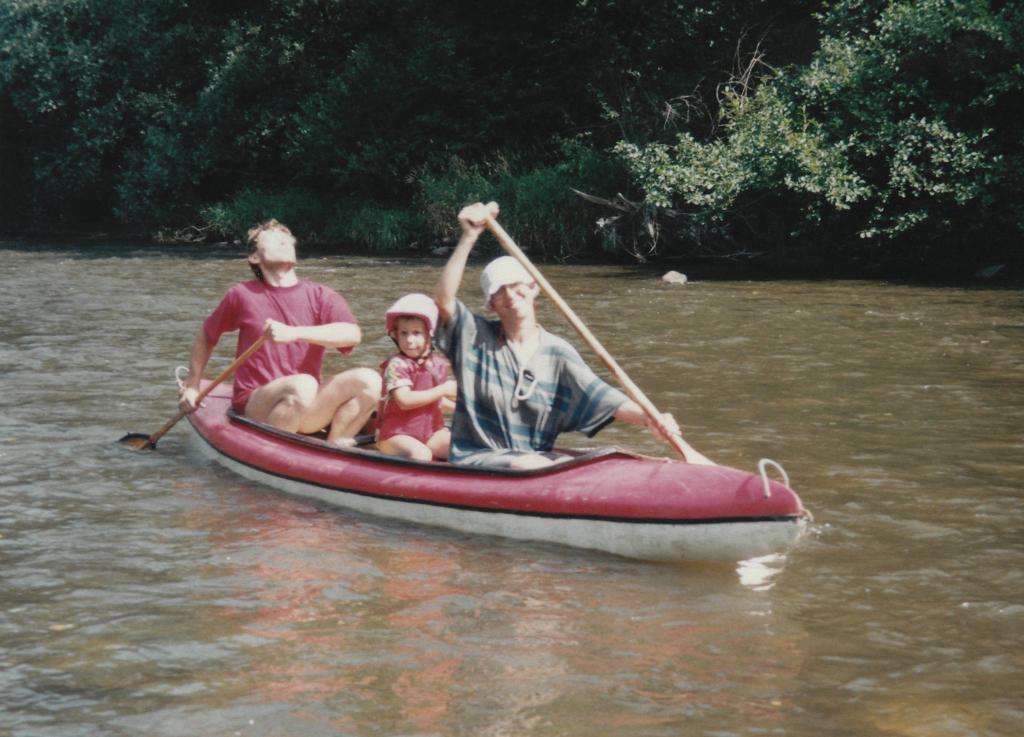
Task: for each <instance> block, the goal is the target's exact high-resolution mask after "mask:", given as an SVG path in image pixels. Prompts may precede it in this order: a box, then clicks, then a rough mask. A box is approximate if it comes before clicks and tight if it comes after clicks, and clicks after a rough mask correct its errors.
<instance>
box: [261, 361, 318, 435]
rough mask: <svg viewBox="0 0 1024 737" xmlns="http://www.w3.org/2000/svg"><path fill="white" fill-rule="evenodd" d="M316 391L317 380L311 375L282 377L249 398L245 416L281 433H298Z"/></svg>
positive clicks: (262, 387) (265, 385)
mask: <svg viewBox="0 0 1024 737" xmlns="http://www.w3.org/2000/svg"><path fill="white" fill-rule="evenodd" d="M317 388H318V385H317V383H316V379H314V378H313V377H312V376H310V375H309V374H295V375H293V376H282V377H280V378H277V379H274V380H273V381H271V382H270V383H269V384H264V385H263V386H261V387H260V388H259V389H257V390H256V391H254V392H253V393H252V394H251V395H249V401H248V402H247V403H246V405H245V414H246V416H247V417H251V418H252V419H254V420H256V421H257V422H266V423H267V424H268V425H273V426H274V427H276V428H278V429H280V430H286V431H287V432H298V431H299V427H300V425H301V423H302V418H303V416H304V415H306V413H307V412H308V411H309V407H310V406H311V405H312V404H313V402H314V400H315V399H316V396H317ZM325 424H326V423H325ZM321 427H323V425H321ZM318 429H319V428H318Z"/></svg>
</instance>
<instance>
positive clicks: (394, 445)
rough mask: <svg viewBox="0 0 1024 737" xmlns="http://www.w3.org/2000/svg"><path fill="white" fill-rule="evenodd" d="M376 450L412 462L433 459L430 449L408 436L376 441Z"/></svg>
mask: <svg viewBox="0 0 1024 737" xmlns="http://www.w3.org/2000/svg"><path fill="white" fill-rule="evenodd" d="M377 448H379V449H380V452H381V453H387V454H388V455H390V456H401V457H402V458H411V459H413V460H414V461H429V460H433V458H434V454H433V452H432V451H431V450H430V448H428V447H427V446H426V445H424V444H423V443H421V442H420V441H419V440H417V439H416V438H414V437H411V436H409V435H392V436H391V437H390V438H388V439H387V440H380V441H378V442H377Z"/></svg>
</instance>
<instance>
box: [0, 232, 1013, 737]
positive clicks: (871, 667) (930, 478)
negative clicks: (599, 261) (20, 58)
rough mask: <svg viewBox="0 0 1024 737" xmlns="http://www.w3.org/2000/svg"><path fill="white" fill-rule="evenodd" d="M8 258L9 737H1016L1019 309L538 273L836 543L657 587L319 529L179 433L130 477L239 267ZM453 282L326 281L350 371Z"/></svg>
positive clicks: (850, 290) (0, 668)
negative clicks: (763, 468) (202, 327)
mask: <svg viewBox="0 0 1024 737" xmlns="http://www.w3.org/2000/svg"><path fill="white" fill-rule="evenodd" d="M0 254H2V260H0V279H2V280H3V283H4V284H5V289H4V290H3V293H2V295H0V306H2V315H3V320H2V322H0V370H2V376H3V391H2V395H0V459H2V466H0V734H3V735H15V736H17V737H49V736H53V737H56V736H58V735H59V736H60V737H67V736H79V735H80V736H83V737H85V736H89V737H92V736H94V735H95V736H97V737H99V736H101V735H102V736H104V737H107V736H110V735H118V736H119V735H124V736H126V737H127V736H129V735H131V736H132V737H135V736H136V735H153V736H157V737H164V736H166V737H171V736H178V735H181V736H186V735H187V736H189V737H191V736H193V735H204V736H220V735H225V736H228V735H247V736H248V735H252V736H257V735H265V736H269V735H274V736H277V735H296V736H301V737H317V736H320V735H324V736H327V735H351V736H360V737H361V736H377V735H381V736H383V735H388V736H391V735H403V736H410V737H412V736H416V737H420V736H424V737H425V736H428V735H459V736H463V735H465V736H467V737H469V736H473V737H479V736H493V737H497V736H505V735H509V736H511V735H515V736H518V735H543V736H548V735H551V736H554V735H559V736H562V735H580V736H581V737H583V736H587V737H590V736H592V735H665V736H669V735H672V736H675V735H709V736H714V737H725V736H730V735H786V736H787V737H805V736H806V737H819V736H820V735H823V734H827V735H857V736H862V735H892V736H894V737H895V736H908V737H947V736H952V735H1016V734H1019V732H1020V728H1021V724H1022V723H1024V701H1022V700H1021V697H1020V684H1021V683H1024V648H1022V644H1024V643H1022V639H1024V637H1022V632H1024V537H1022V532H1024V525H1022V521H1024V504H1022V497H1024V490H1022V486H1024V295H1022V294H1021V293H1020V292H1016V291H1006V290H1002V291H999V290H991V291H985V290H966V289H953V288H934V287H908V286H898V285H891V284H884V283H874V282H748V281H706V282H702V281H700V279H699V274H691V275H690V276H691V282H690V283H688V284H686V285H682V286H678V285H677V286H670V285H667V284H663V283H662V282H661V281H660V280H658V279H657V277H656V275H651V274H645V273H638V272H636V271H634V270H630V269H623V268H616V267H589V266H577V267H564V266H562V267H550V268H547V269H545V273H546V274H547V275H548V278H549V279H550V281H551V282H552V283H553V284H554V285H555V287H556V288H558V289H559V291H560V292H561V294H562V296H563V297H564V298H565V299H566V301H567V302H569V304H571V305H572V306H573V307H574V308H575V309H576V310H577V312H578V313H579V315H580V317H581V318H582V319H583V320H584V321H585V322H586V323H587V324H588V326H590V328H591V329H592V330H593V332H594V333H595V334H596V335H597V336H598V337H599V338H600V339H601V340H602V342H603V343H604V344H605V346H606V347H607V348H608V350H609V351H610V352H611V353H612V354H613V355H615V356H616V357H618V359H619V361H620V362H621V363H622V365H623V367H624V368H625V369H626V371H627V372H628V373H629V374H630V376H631V377H632V378H633V379H634V381H635V382H636V383H637V384H638V385H639V386H641V387H642V388H643V389H644V390H645V391H646V392H647V393H648V395H649V396H650V398H651V399H652V400H653V401H654V403H655V404H657V405H658V406H659V407H661V408H663V409H665V410H669V411H672V412H673V413H674V414H675V415H676V417H677V419H678V420H679V421H680V424H681V426H682V427H683V429H684V434H685V436H686V438H687V439H688V440H689V441H690V443H691V444H693V445H694V446H695V447H696V448H698V449H699V450H701V451H702V452H704V453H705V454H707V455H709V456H710V457H711V458H713V459H714V460H716V461H718V462H720V463H724V464H727V465H731V466H737V467H740V468H749V469H753V467H754V466H755V464H756V463H757V460H758V459H759V458H762V457H771V458H773V459H775V460H777V461H778V462H780V463H781V464H782V465H783V466H784V467H785V468H786V470H787V471H788V473H789V476H790V479H791V482H792V485H793V487H794V488H795V489H796V490H797V491H798V492H799V493H800V494H801V496H802V498H803V500H804V503H805V504H806V506H807V507H808V508H809V509H810V510H811V511H812V512H813V513H814V515H815V522H814V524H813V525H812V527H811V528H810V530H809V533H808V534H807V535H806V536H805V538H804V539H803V540H802V541H801V542H800V543H799V544H798V545H797V547H796V548H795V549H793V550H792V551H790V552H789V553H788V554H787V555H785V556H774V557H769V558H764V559H758V560H752V561H744V562H741V563H738V564H735V565H731V564H730V565H686V564H684V565H667V564H651V563H643V562H637V561H630V560H624V559H619V558H615V557H612V556H607V555H603V554H597V553H589V552H583V551H578V550H572V549H563V548H560V547H556V546H546V545H538V544H530V543H520V542H512V541H504V540H499V539H493V538H487V537H474V536H468V535H458V534H454V533H451V532H446V531H442V530H433V529H426V528H418V527H414V526H411V525H404V524H399V523H395V522H391V521H388V520H386V519H377V518H372V517H367V516H360V515H357V514H354V513H351V512H346V511H344V510H336V509H329V508H324V507H322V506H318V505H317V504H314V503H311V502H309V501H307V500H303V499H296V498H292V497H288V496H286V495H284V494H282V493H279V492H276V491H274V490H271V489H268V488H264V487H261V486H259V485H257V484H253V483H250V482H247V481H245V480H243V479H240V478H239V477H236V476H234V475H233V474H231V473H230V472H228V471H226V470H224V469H222V468H220V467H218V466H216V465H213V464H211V463H209V462H207V461H204V460H202V459H201V458H200V457H199V455H198V453H197V450H196V449H195V447H194V445H193V444H192V443H191V442H190V440H189V436H190V431H189V430H188V429H187V425H186V424H185V423H181V424H180V425H179V426H178V427H176V428H175V429H173V430H172V431H171V432H170V433H169V434H168V435H167V436H166V437H165V438H164V439H163V440H162V441H161V442H160V446H159V448H158V449H157V450H156V451H154V452H149V453H143V452H137V451H131V450H128V449H127V448H126V447H125V446H122V445H119V444H118V443H117V442H116V441H117V439H118V438H119V437H120V436H121V435H122V434H124V433H125V432H129V431H133V432H144V433H147V434H148V433H152V432H154V431H156V429H157V428H159V427H160V426H161V425H162V424H163V423H164V421H165V420H166V419H168V418H169V417H171V416H172V415H173V414H174V411H175V404H174V401H175V390H174V386H173V378H172V371H173V368H174V367H175V366H176V365H178V364H183V363H185V362H186V360H187V354H188V348H189V345H190V343H191V340H192V337H193V336H194V334H195V331H196V330H197V328H198V325H199V322H200V320H201V319H202V318H203V317H204V316H205V314H206V313H207V312H208V311H209V310H210V309H212V307H213V306H214V304H215V303H216V301H217V299H218V298H219V297H220V295H221V294H222V293H223V291H224V290H225V289H226V288H227V287H228V285H230V284H231V283H232V282H233V281H235V280H237V279H241V278H244V277H245V276H246V275H247V269H246V267H245V265H244V263H243V262H242V260H241V259H240V257H239V256H238V254H237V253H236V252H234V251H233V250H231V249H226V248H222V249H217V248H207V249H199V248H174V247H167V246H165V247H154V246H145V245H134V244H124V245H121V246H118V247H111V246H82V247H76V246H67V245H62V246H50V247H47V246H40V245H32V246H27V245H20V244H12V243H6V244H0ZM440 265H441V262H440V261H432V262H428V263H424V262H412V261H403V260H385V259H368V258H349V257H338V256H326V257H320V256H316V257H309V258H305V259H303V261H302V262H301V264H300V273H301V274H302V275H303V276H305V277H307V278H313V279H318V280H321V281H324V282H326V283H328V284H330V285H332V286H334V287H335V288H337V289H339V290H340V291H342V292H343V293H344V294H345V295H346V296H347V297H348V299H349V301H350V303H351V304H352V307H353V309H354V311H355V313H356V315H357V316H358V317H359V318H360V321H361V323H362V325H363V328H364V334H365V342H364V344H363V346H361V347H360V348H359V349H358V350H357V352H356V353H355V355H354V356H353V357H352V358H351V359H345V360H342V359H340V358H339V357H331V358H330V359H329V361H328V364H327V368H328V370H331V369H340V368H342V367H345V366H350V365H357V364H362V365H376V363H377V362H378V361H379V360H381V359H383V358H384V357H385V356H386V355H388V354H389V352H390V351H391V346H390V342H389V341H388V339H387V338H386V337H385V336H384V335H383V319H382V317H383V312H384V310H385V308H386V307H387V306H388V304H390V302H391V301H393V300H394V299H395V298H396V297H398V296H399V295H400V294H401V293H403V292H405V291H412V290H415V289H419V290H424V291H428V292H429V291H431V290H432V289H433V285H434V282H435V280H436V278H437V273H438V269H439V267H440ZM478 270H479V266H474V267H473V268H472V269H471V273H470V275H469V277H468V279H467V283H466V287H465V288H464V290H463V292H462V296H463V298H464V299H465V300H466V301H467V303H469V304H470V305H472V306H474V307H478V306H479V297H478V294H479V292H478V290H477V289H476V282H475V279H476V274H477V273H478ZM542 318H543V322H544V323H545V325H546V326H547V327H549V329H551V330H553V331H555V332H560V333H562V334H563V335H567V336H569V331H568V329H567V328H566V327H565V326H564V323H563V322H562V321H561V320H560V318H559V316H558V315H556V314H554V313H553V311H552V310H551V308H550V306H547V305H545V306H544V307H543V308H542ZM570 337H571V336H570ZM576 342H577V344H578V345H579V341H576ZM232 347H233V341H231V340H230V337H229V338H226V339H225V343H224V344H223V345H222V346H220V347H219V348H218V351H217V354H216V358H215V360H214V362H213V364H212V365H211V369H210V372H209V375H213V373H214V372H215V371H219V369H220V368H223V367H224V366H226V365H227V363H228V362H229V361H230V354H231V352H232V351H231V349H232ZM581 352H583V353H584V354H585V355H586V349H585V348H581ZM592 363H593V364H595V365H596V364H597V361H596V359H595V360H593V361H592ZM598 439H599V440H601V441H602V442H604V443H608V444H618V445H622V446H625V447H629V448H632V449H635V450H639V451H642V452H646V453H654V454H666V450H665V449H663V448H662V446H660V445H659V444H658V443H657V442H656V441H655V440H654V439H653V438H651V437H649V436H646V435H645V434H643V433H642V432H641V431H639V430H637V429H636V428H632V427H627V426H624V427H612V428H609V429H608V430H606V431H605V432H604V433H602V435H600V436H598Z"/></svg>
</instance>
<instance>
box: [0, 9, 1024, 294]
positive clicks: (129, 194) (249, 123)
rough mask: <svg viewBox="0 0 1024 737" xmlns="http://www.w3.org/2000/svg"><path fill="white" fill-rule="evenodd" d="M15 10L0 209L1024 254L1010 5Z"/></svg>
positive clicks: (196, 225)
mask: <svg viewBox="0 0 1024 737" xmlns="http://www.w3.org/2000/svg"><path fill="white" fill-rule="evenodd" d="M468 7H473V6H466V5H465V4H456V3H437V2H424V1H423V0H256V1H255V2H244V3H242V2H224V3H185V2H179V1H178V0H73V1H71V0H69V1H67V2H52V1H50V0H11V1H10V2H6V3H4V4H3V5H0V223H2V227H3V229H4V230H6V231H8V232H14V233H22V234H25V233H41V232H52V231H54V230H77V231H87V230H98V229H108V228H110V227H112V226H113V227H120V228H127V229H132V230H135V231H138V232H144V233H147V234H150V235H157V234H162V235H163V236H165V237H166V236H170V237H175V236H176V237H182V238H192V239H195V238H209V239H211V240H216V239H224V238H236V237H238V235H239V234H240V233H241V232H243V231H244V229H245V228H246V227H247V226H248V225H249V224H251V223H252V222H254V221H255V220H257V219H261V218H264V217H269V216H275V217H278V218H279V219H281V220H284V221H286V222H288V223H289V224H291V225H292V227H293V228H294V229H295V230H296V231H297V233H298V234H299V235H300V237H301V239H302V240H304V241H307V242H309V241H320V242H325V243H332V244H336V245H337V247H339V248H359V249H363V250H376V251H386V252H394V251H403V252H408V251H419V252H424V253H426V252H430V251H433V250H435V249H436V248H437V247H438V246H441V245H444V244H445V243H447V242H449V241H450V239H451V238H452V237H453V235H454V231H453V224H454V213H455V212H456V211H457V209H458V207H459V206H460V205H461V204H463V203H465V202H467V201H472V200H476V199H496V200H498V201H499V202H501V203H502V206H503V211H504V212H503V216H502V217H503V221H504V222H505V225H506V227H507V228H508V230H509V231H510V232H511V233H513V234H514V235H515V236H516V237H517V239H518V240H519V241H520V242H521V243H522V244H523V245H524V246H527V247H528V248H530V249H531V250H532V252H533V253H534V254H535V255H537V256H538V257H541V258H549V259H559V260H574V259H581V258H595V257H596V258H605V259H618V258H630V259H637V260H641V261H658V260H661V261H665V262H668V261H675V260H678V259H694V258H701V259H721V260H725V261H728V262H730V263H738V262H741V261H742V262H749V263H752V264H754V265H755V266H754V269H755V270H756V269H758V268H764V269H769V268H770V269H775V270H780V269H781V270H782V271H787V270H789V271H795V270H801V269H803V270H809V271H811V272H813V273H827V274H836V275H841V274H853V273H857V274H861V273H872V272H878V273H885V272H886V271H889V272H895V273H902V274H907V275H916V274H919V275H926V274H927V275H931V274H935V273H951V274H957V273H959V274H963V273H974V272H975V271H977V270H979V269H983V268H985V267H999V266H1000V265H1003V264H1005V265H1007V269H1008V270H1009V269H1010V268H1013V267H1014V265H1015V264H1017V265H1018V266H1017V268H1019V264H1020V262H1021V257H1020V253H1021V247H1022V235H1024V209H1022V208H1021V207H1020V205H1019V202H1018V200H1019V197H1020V193H1021V192H1022V191H1024V145H1022V138H1024V135H1022V130H1024V128H1022V126H1021V124H1020V120H1019V115H1018V110H1019V99H1020V96H1021V94H1022V92H1024V53H1022V46H1024V38H1022V36H1024V7H1022V4H1021V3H1017V2H1007V3H1004V2H983V1H981V0H835V1H834V2H818V3H807V2H798V1H796V0H780V1H779V2H763V1H760V0H741V1H740V2H731V1H730V2H725V1H724V0H720V1H715V0H710V1H708V0H702V1H701V2H697V1H696V0H685V1H684V0H677V1H676V2H670V1H668V0H653V1H652V2H644V3H634V2H624V1H621V0H619V1H616V0H572V1H568V0H554V1H552V0H546V1H545V2H543V3H541V2H534V1H533V0H524V1H523V2H518V3H496V4H493V5H492V6H485V7H481V8H477V9H474V10H473V11H472V12H466V8H468Z"/></svg>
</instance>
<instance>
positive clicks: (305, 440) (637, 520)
mask: <svg viewBox="0 0 1024 737" xmlns="http://www.w3.org/2000/svg"><path fill="white" fill-rule="evenodd" d="M229 416H230V417H231V419H232V420H235V421H238V422H241V423H242V424H245V425H251V426H253V427H254V428H256V429H258V430H261V431H263V432H266V433H268V434H271V435H274V436H279V437H282V438H283V439H286V440H289V441H292V442H297V443H298V444H300V445H310V446H312V447H316V448H318V449H321V448H323V449H327V450H330V451H332V452H333V451H337V452H339V453H343V454H352V453H358V454H366V455H368V456H371V457H372V458H373V460H374V461H376V460H378V456H379V458H380V460H381V461H384V462H387V463H397V464H401V465H407V464H412V465H414V466H417V467H422V468H428V469H433V470H437V467H438V465H439V464H437V463H427V462H424V461H411V460H408V459H403V458H395V457H393V456H388V455H385V454H383V453H379V452H376V451H366V450H358V449H353V448H341V447H338V446H331V445H328V444H327V443H326V442H325V441H322V440H318V439H317V438H313V437H308V436H303V435H298V434H296V433H290V432H286V431H283V430H277V429H276V428H272V427H270V426H269V425H265V424H264V423H260V422H256V421H254V420H251V419H249V418H247V417H243V416H240V415H238V414H236V413H235V412H233V411H229ZM189 419H190V420H191V418H189ZM194 429H195V428H194ZM196 435H198V436H199V437H200V438H202V440H203V442H204V443H206V444H207V445H209V446H210V448H212V449H213V450H214V451H215V452H216V453H218V454H219V455H222V456H224V457H225V458H229V459H230V460H232V461H234V462H235V463H238V464H240V465H242V466H247V467H249V468H252V469H254V470H256V471H259V472H260V473H263V474H266V475H267V476H273V477H276V478H280V479H284V480H286V481H293V482H296V483H300V484H306V485H308V486H314V487H317V488H320V489H325V490H328V491H335V492H338V493H340V494H355V495H356V496H362V497H369V498H372V499H380V500H383V501H391V502H399V503H405V504H424V505H427V506H430V507H442V508H445V509H457V510H462V511H470V512H488V513H491V514H510V515H515V516H520V517H541V518H544V519H567V520H572V519H579V520H591V521H598V522H617V523H622V524H637V525H720V524H730V523H751V522H794V523H795V522H799V521H800V519H802V516H801V515H769V516H765V517H712V518H706V519H664V518H657V517H650V518H648V517H613V516H604V515H597V514H561V513H557V512H538V511H530V510H523V509H508V508H501V509H496V508H494V507H478V506H471V505H466V504H451V503H447V502H439V501H433V500H430V499H413V498H408V497H396V496H389V495H387V494H379V493H375V492H372V491H358V490H355V489H347V488H345V487H343V486H334V485H329V484H322V483H318V482H315V481H310V480H308V479H303V478H298V477H295V476H287V475H285V474H281V473H277V472H274V471H268V470H266V469H265V468H260V467H259V466H257V465H255V464H253V463H250V462H249V461H245V460H242V459H240V458H236V457H235V456H233V455H231V454H230V453H226V452H224V451H223V450H222V449H220V448H218V447H217V446H215V445H214V444H213V443H211V442H210V441H209V439H207V437H206V436H205V435H203V434H202V433H201V432H199V431H198V430H196ZM616 454H619V455H626V456H631V455H633V454H630V453H625V452H623V451H619V450H616V449H603V450H596V451H591V452H589V453H585V454H583V455H582V456H579V457H578V458H575V459H573V460H572V461H567V462H565V463H560V464H558V467H559V468H563V469H564V468H568V467H572V466H574V465H579V464H580V463H588V462H590V461H592V460H594V459H595V458H602V457H605V456H607V455H616ZM635 457H640V456H635ZM444 465H445V470H449V469H450V470H453V471H456V470H465V471H471V472H474V473H480V472H481V469H479V468H477V467H469V468H465V467H463V468H460V467H459V466H455V465H452V464H444ZM541 470H545V469H541ZM489 472H490V473H493V474H494V475H522V474H523V473H524V472H523V471H504V470H501V469H492V470H490V471H489ZM527 473H535V472H534V471H528V472H527ZM285 493H287V492H285Z"/></svg>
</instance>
